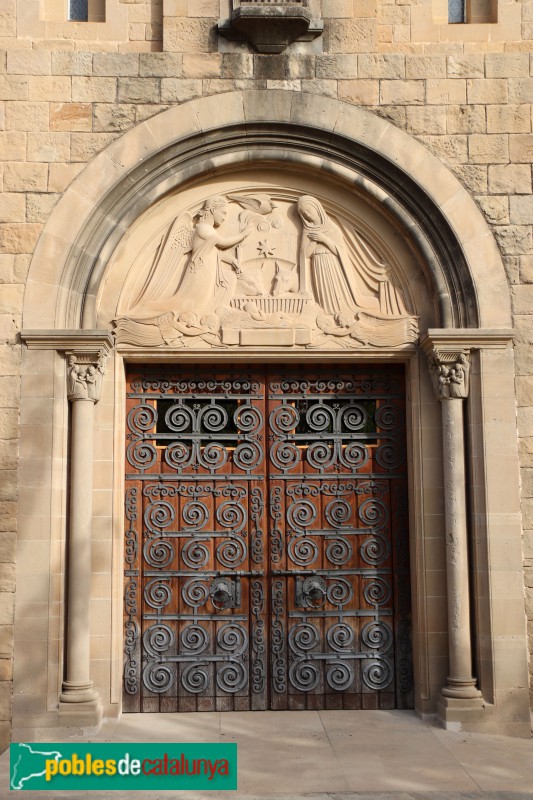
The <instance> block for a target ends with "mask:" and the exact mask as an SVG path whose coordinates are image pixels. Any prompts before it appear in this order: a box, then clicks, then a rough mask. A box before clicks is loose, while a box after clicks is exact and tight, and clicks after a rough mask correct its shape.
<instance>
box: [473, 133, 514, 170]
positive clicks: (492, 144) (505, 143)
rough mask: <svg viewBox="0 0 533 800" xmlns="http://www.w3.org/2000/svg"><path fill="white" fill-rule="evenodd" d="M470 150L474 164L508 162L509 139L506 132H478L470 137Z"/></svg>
mask: <svg viewBox="0 0 533 800" xmlns="http://www.w3.org/2000/svg"><path fill="white" fill-rule="evenodd" d="M468 152H469V155H470V160H471V161H472V162H473V163H474V164H500V163H501V164H507V162H508V161H509V139H508V137H507V136H505V134H491V135H484V134H477V133H474V134H472V135H471V136H469V138H468Z"/></svg>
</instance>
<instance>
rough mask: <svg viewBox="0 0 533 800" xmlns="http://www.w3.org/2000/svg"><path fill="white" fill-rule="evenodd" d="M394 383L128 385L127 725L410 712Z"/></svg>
mask: <svg viewBox="0 0 533 800" xmlns="http://www.w3.org/2000/svg"><path fill="white" fill-rule="evenodd" d="M404 398H405V391H404V379H403V369H402V368H401V367H398V366H392V367H384V366H376V367H372V366H371V367H369V366H365V367H364V368H363V367H354V366H346V365H342V366H341V365H332V366H327V367H325V366H323V365H320V366H313V367H308V368H305V369H303V368H298V367H286V368H282V367H272V366H264V365H258V366H253V367H247V366H239V367H235V368H233V369H228V370H226V371H215V370H213V368H207V367H206V368H199V367H195V368H194V369H191V368H189V367H186V366H183V367H181V366H180V367H174V368H172V369H167V368H160V367H159V368H157V369H156V368H153V369H152V368H150V369H143V370H142V371H140V370H139V371H135V372H133V371H132V372H131V373H130V374H129V376H128V384H127V401H126V402H127V409H126V417H127V424H126V481H125V570H124V576H125V584H124V587H125V588H124V680H123V687H124V703H123V706H124V710H125V711H148V712H154V711H165V712H169V711H194V710H199V711H212V710H222V711H224V710H248V709H252V710H260V709H295V710H296V709H323V708H331V709H342V708H348V709H358V708H365V709H373V708H395V707H400V708H405V707H410V706H411V704H412V677H411V676H412V671H411V645H410V601H409V560H408V530H407V520H408V514H407V487H406V458H405V449H406V448H405V404H404Z"/></svg>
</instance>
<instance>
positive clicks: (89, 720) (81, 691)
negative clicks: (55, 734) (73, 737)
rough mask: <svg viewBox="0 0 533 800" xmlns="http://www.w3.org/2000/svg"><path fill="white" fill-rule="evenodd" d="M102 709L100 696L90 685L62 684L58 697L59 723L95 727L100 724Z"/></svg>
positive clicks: (66, 682)
mask: <svg viewBox="0 0 533 800" xmlns="http://www.w3.org/2000/svg"><path fill="white" fill-rule="evenodd" d="M102 716H103V708H102V703H101V700H100V696H99V694H98V692H97V691H96V689H94V688H93V685H92V683H89V684H74V683H71V682H69V681H65V682H64V683H63V691H62V692H61V694H60V695H59V721H60V722H63V723H64V724H65V725H68V726H71V725H79V726H82V727H91V728H92V727H95V726H98V725H100V723H101V722H102Z"/></svg>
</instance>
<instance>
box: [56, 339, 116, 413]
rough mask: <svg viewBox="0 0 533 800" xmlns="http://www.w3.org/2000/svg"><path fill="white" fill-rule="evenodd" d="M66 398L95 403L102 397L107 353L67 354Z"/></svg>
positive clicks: (103, 351)
mask: <svg viewBox="0 0 533 800" xmlns="http://www.w3.org/2000/svg"><path fill="white" fill-rule="evenodd" d="M65 355H66V358H67V397H68V399H69V400H92V401H93V403H97V402H98V401H99V400H100V397H101V395H102V379H103V377H104V374H105V370H106V361H107V356H108V353H107V351H106V350H104V349H101V350H98V351H97V352H94V353H91V352H76V353H74V352H67V353H66V354H65Z"/></svg>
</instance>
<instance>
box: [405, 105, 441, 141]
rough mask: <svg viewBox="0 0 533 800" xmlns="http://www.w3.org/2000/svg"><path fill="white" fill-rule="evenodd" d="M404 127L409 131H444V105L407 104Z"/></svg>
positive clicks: (435, 132) (438, 132) (434, 132)
mask: <svg viewBox="0 0 533 800" xmlns="http://www.w3.org/2000/svg"><path fill="white" fill-rule="evenodd" d="M406 129H407V130H408V131H410V132H411V133H417V134H418V133H430V134H445V133H446V108H445V107H444V106H432V107H431V108H428V107H427V106H422V107H418V106H408V107H407V122H406Z"/></svg>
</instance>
